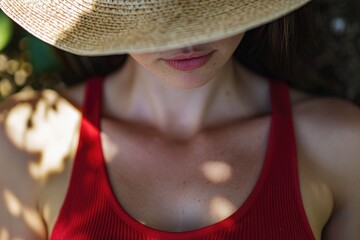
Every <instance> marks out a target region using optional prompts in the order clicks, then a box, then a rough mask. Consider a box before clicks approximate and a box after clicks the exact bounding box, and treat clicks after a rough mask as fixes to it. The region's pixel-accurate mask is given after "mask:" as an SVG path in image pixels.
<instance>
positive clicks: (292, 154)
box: [270, 80, 297, 175]
mask: <svg viewBox="0 0 360 240" xmlns="http://www.w3.org/2000/svg"><path fill="white" fill-rule="evenodd" d="M270 98H271V109H272V129H271V130H272V131H273V133H274V134H273V139H272V141H271V145H272V146H271V149H272V150H273V151H274V152H276V155H277V157H276V159H277V161H279V162H278V164H281V165H282V166H285V165H287V166H289V165H290V166H289V167H290V168H292V170H293V171H296V173H295V174H296V175H297V167H296V166H295V165H297V156H296V141H295V134H294V127H293V118H292V107H291V99H290V94H289V87H288V86H287V84H286V83H285V82H282V81H278V80H270ZM279 156H281V157H279ZM289 159H290V161H289Z"/></svg>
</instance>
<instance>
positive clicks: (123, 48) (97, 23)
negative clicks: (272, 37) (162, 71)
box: [0, 0, 310, 55]
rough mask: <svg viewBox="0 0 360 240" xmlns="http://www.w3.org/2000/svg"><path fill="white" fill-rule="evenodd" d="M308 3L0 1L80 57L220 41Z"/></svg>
mask: <svg viewBox="0 0 360 240" xmlns="http://www.w3.org/2000/svg"><path fill="white" fill-rule="evenodd" d="M309 1H310V0H223V1H221V0H0V8H1V10H3V11H4V12H5V13H6V14H7V15H8V16H10V17H11V18H12V19H13V20H14V21H16V22H17V23H18V24H19V25H21V26H22V27H24V28H25V29H26V30H28V31H29V32H30V33H31V34H33V35H35V36H36V37H38V38H40V39H41V40H43V41H45V42H47V43H49V44H51V45H54V46H56V47H58V48H60V49H63V50H66V51H69V52H72V53H75V54H79V55H109V54H119V53H127V52H151V51H161V50H167V49H173V48H180V47H184V46H188V45H195V44H201V43H205V42H209V41H215V40H219V39H222V38H225V37H229V36H232V35H235V34H238V33H241V32H244V31H246V30H249V29H252V28H254V27H257V26H259V25H261V24H264V23H267V22H270V21H272V20H274V19H276V18H279V17H281V16H284V15H285V14H287V13H289V12H291V11H293V10H295V9H297V8H299V7H301V6H302V5H304V4H305V3H307V2H309Z"/></svg>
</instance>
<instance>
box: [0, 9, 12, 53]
mask: <svg viewBox="0 0 360 240" xmlns="http://www.w3.org/2000/svg"><path fill="white" fill-rule="evenodd" d="M12 35H13V24H12V22H11V20H10V19H9V18H8V17H7V16H6V15H5V14H4V13H3V12H1V11H0V51H1V50H3V49H4V48H5V47H6V45H7V44H8V43H9V42H10V39H11V37H12Z"/></svg>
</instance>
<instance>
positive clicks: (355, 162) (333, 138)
mask: <svg viewBox="0 0 360 240" xmlns="http://www.w3.org/2000/svg"><path fill="white" fill-rule="evenodd" d="M294 118H295V127H296V139H297V145H298V155H299V159H300V171H303V172H307V174H303V175H302V176H303V181H302V182H303V183H304V182H307V183H309V187H310V188H311V189H312V193H313V199H314V202H318V204H319V206H318V207H319V208H323V209H324V206H328V207H331V216H329V217H330V218H329V220H328V222H327V223H326V225H325V227H324V231H323V239H326V240H338V239H360V174H359V173H360V109H359V107H358V106H355V105H353V104H351V103H349V102H346V101H343V100H339V99H332V98H324V99H312V100H310V101H307V102H303V103H301V104H298V105H297V106H295V107H294ZM320 196H328V197H327V198H320ZM316 198H319V199H316ZM325 209H326V207H325ZM309 214H311V213H309Z"/></svg>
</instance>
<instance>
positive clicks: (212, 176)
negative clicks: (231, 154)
mask: <svg viewBox="0 0 360 240" xmlns="http://www.w3.org/2000/svg"><path fill="white" fill-rule="evenodd" d="M201 171H202V173H203V174H204V176H205V177H206V179H207V180H208V181H210V182H212V183H215V184H217V183H224V182H227V181H229V180H230V178H231V176H232V168H231V166H230V165H229V164H228V163H225V162H221V161H207V162H205V163H203V165H202V167H201Z"/></svg>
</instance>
